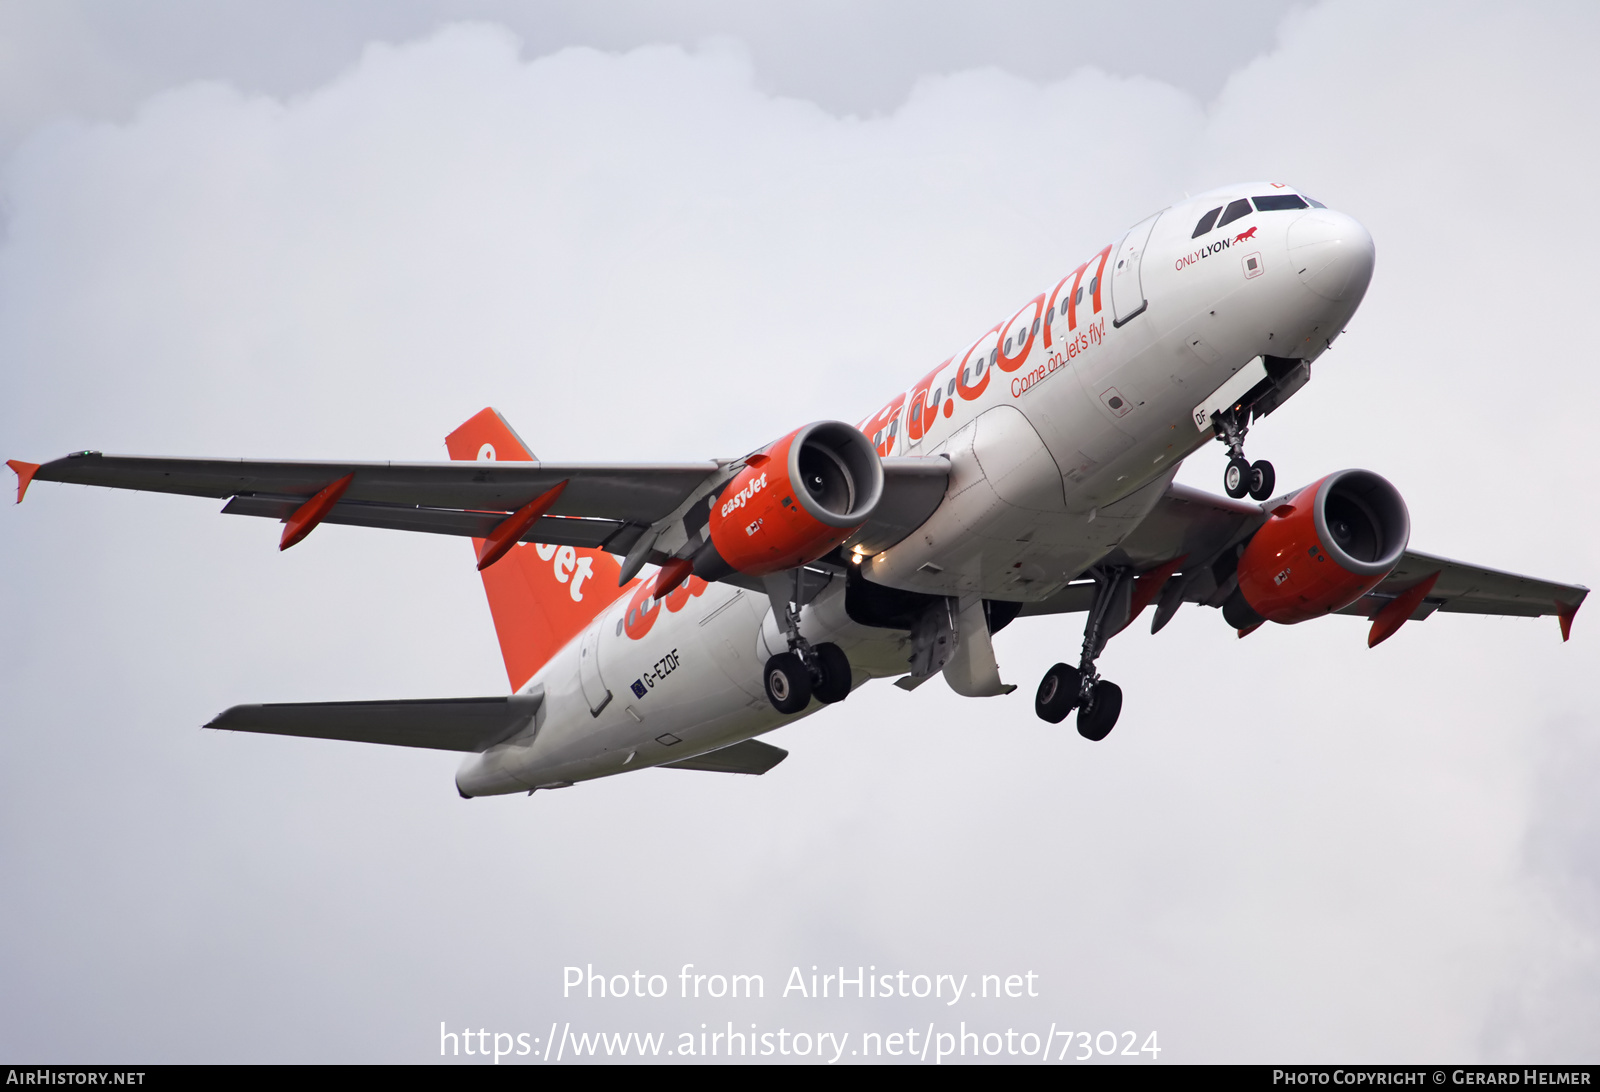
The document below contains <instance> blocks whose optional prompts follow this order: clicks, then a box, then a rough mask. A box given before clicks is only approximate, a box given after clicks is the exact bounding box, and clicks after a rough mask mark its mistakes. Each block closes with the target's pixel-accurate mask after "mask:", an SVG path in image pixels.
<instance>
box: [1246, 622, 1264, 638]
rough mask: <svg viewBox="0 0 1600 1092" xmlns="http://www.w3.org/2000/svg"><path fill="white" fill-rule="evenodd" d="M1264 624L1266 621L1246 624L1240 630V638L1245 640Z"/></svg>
mask: <svg viewBox="0 0 1600 1092" xmlns="http://www.w3.org/2000/svg"><path fill="white" fill-rule="evenodd" d="M1264 625H1266V623H1265V622H1257V623H1256V624H1255V625H1253V626H1245V627H1244V628H1243V629H1241V630H1240V631H1239V640H1241V641H1242V640H1244V639H1245V638H1246V637H1248V636H1250V635H1251V634H1252V633H1254V632H1255V631H1256V630H1258V629H1260V628H1261V627H1262V626H1264Z"/></svg>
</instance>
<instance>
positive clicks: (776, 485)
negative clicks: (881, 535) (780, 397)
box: [694, 421, 883, 580]
mask: <svg viewBox="0 0 1600 1092" xmlns="http://www.w3.org/2000/svg"><path fill="white" fill-rule="evenodd" d="M882 496H883V463H882V462H880V461H879V459H878V453H877V452H876V451H875V450H873V447H872V441H871V440H870V439H868V438H867V437H866V436H864V435H862V434H861V433H860V432H858V431H856V430H855V429H853V428H851V427H850V426H849V425H846V424H844V423H842V422H839V421H817V422H815V423H813V424H809V425H806V426H805V427H804V428H799V429H795V431H793V432H791V433H789V435H787V436H785V437H783V439H781V440H779V441H778V442H777V443H774V444H772V445H770V446H768V447H765V448H763V449H762V450H761V451H759V452H757V453H756V454H754V455H751V456H749V457H748V458H746V459H745V467H744V469H743V470H741V471H740V472H739V473H738V474H737V475H736V476H735V477H734V479H733V480H732V481H730V482H729V483H728V484H727V485H726V486H724V487H723V489H722V492H721V493H719V494H718V495H717V497H716V499H715V500H714V501H713V502H712V505H711V519H710V523H709V524H708V526H707V531H708V535H709V537H708V539H707V541H706V544H705V545H704V546H703V547H701V549H700V551H699V553H697V554H696V555H695V559H694V572H695V575H697V576H699V577H701V578H702V579H706V580H715V579H717V578H719V577H722V576H725V575H727V574H728V573H729V572H732V571H734V570H737V571H739V572H741V573H746V574H749V575H751V576H765V575H767V574H768V573H775V572H782V571H783V570H784V569H791V568H793V567H795V566H796V565H804V564H805V563H806V562H808V561H815V560H816V559H817V558H819V557H821V556H822V555H824V554H826V553H827V552H828V551H829V550H832V549H834V548H835V547H836V546H838V545H839V544H840V543H842V542H844V541H845V539H847V538H849V537H850V536H851V535H853V534H854V533H855V532H856V530H857V529H858V528H860V526H861V525H862V524H863V523H865V522H866V521H867V520H868V519H869V518H870V517H871V515H872V513H873V510H874V509H876V508H877V507H878V501H879V499H880V498H882Z"/></svg>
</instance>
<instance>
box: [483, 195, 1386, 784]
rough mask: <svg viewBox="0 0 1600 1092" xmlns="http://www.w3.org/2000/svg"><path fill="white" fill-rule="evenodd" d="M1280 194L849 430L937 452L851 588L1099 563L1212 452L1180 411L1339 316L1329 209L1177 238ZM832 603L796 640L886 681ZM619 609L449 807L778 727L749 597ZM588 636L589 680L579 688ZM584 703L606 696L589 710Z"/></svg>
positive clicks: (1040, 579) (889, 671)
mask: <svg viewBox="0 0 1600 1092" xmlns="http://www.w3.org/2000/svg"><path fill="white" fill-rule="evenodd" d="M1293 193H1294V191H1293V190H1291V189H1287V188H1285V187H1282V186H1278V185H1275V184H1271V183H1260V184H1246V185H1240V186H1230V187H1227V188H1225V189H1221V190H1217V191H1213V192H1212V193H1210V194H1203V195H1201V196H1199V197H1196V198H1193V199H1191V200H1189V201H1186V202H1185V203H1183V204H1180V205H1177V206H1174V207H1172V208H1169V209H1166V210H1164V211H1163V212H1161V213H1159V214H1158V215H1157V216H1155V217H1152V218H1150V219H1149V220H1145V221H1142V222H1141V223H1140V224H1139V225H1136V226H1135V227H1134V228H1132V229H1130V230H1129V232H1128V233H1127V234H1125V235H1124V236H1123V238H1122V239H1121V240H1120V241H1118V242H1117V243H1115V244H1113V245H1112V246H1110V247H1109V248H1107V250H1106V251H1102V252H1100V253H1097V254H1096V255H1095V256H1094V257H1093V258H1091V259H1090V261H1089V262H1088V263H1086V265H1085V266H1084V267H1080V269H1075V270H1073V271H1071V272H1069V273H1068V274H1067V275H1066V277H1065V278H1064V279H1063V280H1062V281H1061V282H1058V283H1057V284H1054V285H1051V286H1048V287H1046V289H1045V291H1044V292H1043V293H1042V294H1041V295H1040V296H1038V297H1036V298H1035V299H1034V300H1032V301H1030V302H1029V303H1027V304H1026V305H1024V306H1023V307H1022V308H1021V310H1019V311H1018V312H1017V313H1016V314H1015V315H1014V316H1012V317H1011V318H1010V319H1009V320H1007V321H1006V322H1003V323H1000V324H998V325H997V326H996V327H994V328H992V329H991V330H990V331H988V332H987V333H986V334H985V335H984V336H983V337H982V338H979V339H978V340H977V341H976V342H974V343H973V344H972V345H971V346H970V347H968V348H965V349H963V351H962V352H960V353H957V354H956V355H954V356H952V357H951V358H950V360H948V361H946V362H945V363H944V364H942V365H940V367H939V368H938V369H936V370H935V371H934V372H932V373H930V374H929V375H928V376H926V377H924V378H923V379H922V380H921V381H919V383H918V384H917V386H916V387H914V388H912V389H911V390H909V391H907V392H906V393H905V394H902V395H900V396H898V398H897V399H895V400H891V401H890V402H889V403H888V404H887V405H886V406H885V407H884V409H883V410H882V411H880V412H879V413H878V414H876V415H874V416H873V417H870V418H868V419H867V420H866V421H865V422H864V423H863V426H862V428H863V431H865V432H867V434H868V435H869V437H872V438H874V441H875V443H877V446H878V450H879V453H880V454H883V455H886V456H887V455H946V456H948V457H949V458H950V460H951V473H950V481H949V487H948V489H947V492H946V494H945V499H944V501H943V502H942V503H941V504H940V506H939V507H938V508H937V509H936V510H935V511H934V513H933V514H932V516H931V517H930V518H929V519H928V520H927V521H926V522H925V523H924V524H923V525H922V526H921V527H919V528H918V529H917V530H916V531H915V532H913V533H912V534H911V535H910V536H908V537H907V538H905V539H904V540H902V541H901V542H899V543H897V544H896V545H894V546H892V547H890V548H889V549H887V550H884V551H882V552H881V553H878V554H876V555H874V556H871V557H868V558H865V559H863V560H862V562H861V564H862V568H863V571H864V575H865V576H866V577H867V579H869V580H871V581H873V582H875V583H879V584H883V585H887V586H889V587H894V588H901V589H905V590H910V591H917V592H924V593H929V594H934V595H945V596H968V597H970V596H974V595H976V596H982V597H983V598H988V599H1000V600H1009V601H1014V602H1032V601H1038V600H1041V599H1044V598H1047V597H1048V596H1050V595H1051V594H1052V593H1054V592H1057V591H1059V590H1060V589H1061V588H1062V587H1063V586H1064V585H1065V584H1066V583H1068V582H1069V581H1071V580H1073V579H1074V578H1075V577H1078V576H1079V575H1081V574H1082V573H1083V572H1084V571H1085V570H1086V569H1087V568H1088V567H1089V566H1091V565H1093V564H1095V563H1096V562H1097V561H1098V560H1099V559H1101V558H1102V557H1104V556H1105V555H1106V554H1107V553H1108V552H1110V551H1111V550H1113V549H1115V548H1116V547H1117V545H1118V544H1119V543H1120V542H1122V541H1123V540H1124V539H1126V538H1127V536H1128V535H1129V534H1130V533H1131V532H1132V531H1133V530H1134V528H1136V527H1137V526H1138V525H1139V523H1140V521H1141V520H1143V519H1144V517H1145V516H1146V515H1147V514H1148V513H1149V512H1150V510H1151V509H1152V508H1153V507H1154V505H1155V504H1156V502H1157V501H1158V500H1159V499H1160V498H1161V495H1162V494H1163V492H1164V491H1165V489H1166V487H1167V485H1168V483H1169V482H1170V481H1171V479H1172V476H1173V474H1174V473H1176V471H1177V468H1178V466H1179V464H1180V463H1181V461H1182V460H1183V459H1184V458H1185V457H1186V456H1187V455H1189V454H1190V453H1191V452H1193V451H1194V450H1195V449H1197V448H1199V447H1201V446H1202V445H1204V444H1205V443H1206V442H1207V441H1208V440H1210V439H1211V438H1212V433H1211V430H1210V429H1209V428H1207V429H1205V430H1203V431H1202V430H1201V429H1200V428H1198V427H1197V426H1196V424H1195V421H1194V419H1193V417H1192V416H1191V411H1192V410H1193V408H1194V407H1195V406H1196V405H1197V404H1198V403H1200V402H1202V401H1203V400H1204V399H1206V397H1207V396H1208V395H1210V394H1211V393H1212V392H1213V391H1215V390H1216V389H1217V388H1218V387H1220V386H1221V385H1222V384H1223V383H1225V382H1226V381H1227V380H1228V379H1229V378H1230V377H1231V376H1232V375H1233V374H1234V373H1235V372H1237V371H1238V370H1239V369H1240V368H1242V367H1243V366H1244V365H1245V364H1247V363H1248V362H1250V361H1251V360H1253V359H1254V358H1256V357H1260V356H1275V357H1283V358H1295V359H1300V360H1305V361H1310V360H1313V359H1315V358H1316V357H1317V356H1318V355H1319V354H1320V353H1321V352H1322V350H1324V349H1325V348H1327V346H1328V344H1329V342H1331V341H1332V340H1333V338H1334V337H1336V336H1337V335H1338V334H1339V332H1340V331H1341V330H1342V328H1343V327H1344V324H1345V323H1346V322H1347V321H1348V320H1349V318H1350V316H1351V315H1352V314H1353V313H1354V311H1355V308H1356V306H1357V305H1358V304H1359V303H1360V300H1361V295H1362V293H1363V292H1364V291H1365V288H1366V284H1367V281H1368V279H1369V278H1370V274H1371V269H1372V241H1371V237H1370V236H1369V235H1368V234H1367V232H1366V231H1365V229H1364V228H1362V227H1361V225H1360V224H1359V223H1357V222H1356V221H1355V220H1353V219H1351V218H1350V217H1348V216H1345V215H1343V214H1341V213H1336V212H1333V211H1331V210H1326V209H1321V208H1301V209H1284V210H1278V211H1252V212H1250V213H1248V214H1247V215H1243V216H1241V217H1239V218H1237V219H1235V220H1233V221H1232V222H1229V223H1227V224H1225V225H1223V226H1221V227H1215V228H1213V229H1212V230H1210V231H1208V232H1205V233H1202V234H1201V235H1199V236H1198V237H1195V235H1194V233H1195V231H1196V228H1197V222H1199V221H1200V220H1201V218H1202V216H1203V215H1204V214H1205V213H1207V212H1208V211H1209V210H1211V209H1213V208H1216V207H1217V206H1219V205H1221V206H1227V205H1228V204H1229V203H1230V202H1233V201H1235V200H1238V199H1243V198H1253V197H1256V196H1258V195H1293ZM1152 221H1153V226H1152ZM1102 255H1104V258H1103V259H1102ZM1097 281H1098V283H1096V282H1097ZM1096 289H1098V292H1097V291H1096ZM1097 297H1098V307H1097V306H1096V302H1097ZM1069 305H1070V306H1069ZM930 407H936V408H931V409H930ZM919 411H920V412H919ZM843 585H844V581H843V580H842V579H836V580H834V581H833V582H832V584H831V585H830V586H829V587H828V588H827V589H825V590H824V591H823V592H822V593H821V594H820V595H818V596H817V597H816V599H814V600H813V601H812V602H811V603H810V604H809V605H808V606H807V607H806V608H805V610H804V611H803V612H802V620H801V631H802V633H803V635H804V636H805V637H806V638H807V639H808V640H811V641H813V642H815V641H824V640H826V641H832V642H834V643H836V644H838V645H839V646H840V647H841V648H843V649H844V650H845V652H846V653H847V654H848V655H849V657H850V660H851V664H852V667H853V668H854V671H855V677H856V683H857V684H858V685H859V684H860V683H861V682H863V681H865V680H866V679H869V678H879V677H884V676H893V675H902V674H905V673H906V672H907V671H908V667H907V655H908V649H909V640H908V636H907V634H905V633H904V632H901V631H897V630H888V629H877V628H871V627H866V626H861V625H858V624H856V623H855V622H852V621H851V620H850V619H849V618H848V617H847V616H846V614H845V611H844V595H843V591H844V588H843ZM630 598H631V597H630V596H623V597H622V598H620V599H618V600H617V601H616V602H615V603H613V604H612V605H611V606H610V607H608V608H606V610H604V611H603V612H602V613H601V614H600V615H599V616H598V617H597V618H596V619H595V621H594V622H593V623H591V626H590V628H589V630H587V631H585V633H584V634H580V635H579V637H577V638H575V639H574V640H573V641H572V642H571V643H570V644H568V645H567V646H566V647H565V648H564V649H562V651H561V652H559V653H557V655H556V656H555V657H554V658H553V659H552V660H551V661H550V662H549V663H548V664H546V665H545V666H544V667H543V668H542V669H541V670H540V671H539V672H538V674H537V675H535V676H534V678H533V679H532V680H531V681H530V683H529V684H528V689H529V690H534V689H537V688H539V687H542V688H543V690H544V701H543V703H542V705H541V706H540V709H539V712H538V714H537V717H536V722H535V725H534V730H533V731H532V732H525V733H523V735H522V736H521V737H519V738H517V739H516V740H513V741H512V742H510V743H507V744H502V745H500V746H498V747H495V748H492V749H491V750H489V751H487V752H485V753H484V754H482V755H474V756H472V757H470V758H469V759H468V760H467V761H466V762H465V763H464V764H463V765H462V767H461V770H460V772H459V773H458V775H457V785H458V786H459V788H460V789H461V791H462V792H463V793H465V794H467V795H473V796H477V795H485V794H492V793H504V792H518V791H526V790H529V789H533V788H538V787H545V786H552V787H553V786H556V785H563V784H568V783H572V782H576V781H581V780H586V779H591V778H595V777H604V776H607V775H609V774H616V773H623V772H626V771H628V770H633V769H639V768H642V767H645V766H653V765H657V764H660V763H664V762H672V761H675V760H678V759H682V758H687V757H689V756H691V755H695V754H699V753H702V752H705V751H708V750H713V749H715V748H718V747H724V746H727V745H729V744H732V743H735V742H738V741H739V740H742V739H747V738H749V737H751V736H755V735H759V734H761V733H762V732H766V731H770V730H771V729H773V728H775V727H777V726H778V725H779V724H781V723H784V722H786V721H788V720H792V719H793V717H785V716H783V715H781V714H779V713H778V712H777V711H776V710H774V709H773V707H772V705H771V704H770V703H769V702H768V700H767V698H766V696H765V694H764V692H763V689H762V683H761V673H762V667H763V665H764V664H765V662H766V660H767V658H768V657H769V656H771V655H773V654H775V653H777V652H780V651H783V650H784V649H785V648H786V647H787V646H786V644H785V642H784V641H783V639H782V638H781V636H780V635H779V632H778V629H777V626H776V624H775V623H774V621H773V619H772V615H771V610H770V609H769V606H768V601H767V598H766V597H765V596H763V595H759V594H756V593H752V592H749V591H744V590H741V589H740V588H737V587H734V586H732V585H730V584H725V583H717V584H711V585H709V586H705V587H703V588H702V587H699V586H698V585H697V591H696V594H693V595H690V596H688V597H687V599H686V600H684V599H683V598H682V597H681V596H679V597H676V599H675V601H674V602H668V603H666V604H655V605H653V606H652V607H651V610H652V611H653V612H654V619H653V621H652V622H651V623H650V625H649V626H648V629H647V630H645V631H644V632H643V633H642V635H641V633H640V630H641V628H643V627H640V626H638V625H635V626H633V627H625V626H624V625H623V624H622V621H623V617H624V614H625V612H626V611H627V610H628V607H629V603H630ZM646 602H647V603H648V602H653V601H646ZM674 605H676V608H677V609H671V608H672V607H673V606H674ZM586 642H587V643H588V644H589V645H590V646H591V648H593V650H594V652H595V653H596V655H595V658H594V661H593V662H594V663H596V665H597V670H598V674H599V678H598V679H596V678H595V677H594V676H593V674H591V675H590V677H589V678H588V679H587V681H586V680H584V679H583V678H582V677H581V676H580V670H579V663H580V650H581V647H582V646H583V645H584V644H585V643H586ZM586 685H587V688H588V690H589V691H590V693H589V694H588V695H587V696H586V694H585V686H586ZM599 686H603V687H604V689H605V690H609V691H610V693H611V695H612V700H611V701H609V702H608V703H606V704H605V705H604V707H603V708H602V709H601V710H600V712H599V713H598V714H595V713H592V712H591V706H592V704H594V702H593V691H594V690H595V689H596V688H597V687H599ZM818 708H820V706H819V705H817V704H816V703H815V702H813V704H812V705H811V707H810V708H809V709H808V710H806V712H811V711H815V710H816V709H818ZM798 715H804V713H802V714H798Z"/></svg>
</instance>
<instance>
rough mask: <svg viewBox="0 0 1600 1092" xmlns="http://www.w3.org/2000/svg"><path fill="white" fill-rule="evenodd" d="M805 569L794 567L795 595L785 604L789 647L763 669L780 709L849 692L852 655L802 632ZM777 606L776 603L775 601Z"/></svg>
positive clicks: (839, 698) (791, 709)
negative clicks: (807, 637)
mask: <svg viewBox="0 0 1600 1092" xmlns="http://www.w3.org/2000/svg"><path fill="white" fill-rule="evenodd" d="M803 571H804V570H802V569H800V568H796V569H795V575H794V599H793V600H792V601H791V602H788V603H785V604H784V609H783V630H784V635H785V637H786V638H787V640H788V644H789V651H788V652H780V653H778V654H777V655H776V656H773V657H772V658H771V659H769V660H768V661H767V666H766V668H765V670H763V671H762V673H761V681H762V686H763V688H764V689H765V690H766V692H767V700H768V701H770V702H771V703H772V707H773V708H774V709H776V710H777V711H778V712H780V713H785V714H788V713H798V712H800V710H802V709H804V708H805V707H806V706H807V705H809V704H810V703H811V699H812V698H816V699H817V700H818V701H820V702H824V703H830V704H831V703H832V702H836V701H844V699H845V698H848V697H849V696H850V683H851V674H850V658H849V657H848V656H846V655H845V654H844V650H843V649H842V648H840V647H839V646H838V645H836V644H833V643H832V642H829V641H824V642H822V643H821V644H815V645H814V644H812V643H811V642H810V641H808V640H806V639H805V638H804V637H802V636H801V635H800V609H799V606H798V604H799V602H800V591H801V585H800V582H801V580H802V579H803ZM773 606H774V607H776V606H777V603H774V604H773Z"/></svg>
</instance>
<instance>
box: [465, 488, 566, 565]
mask: <svg viewBox="0 0 1600 1092" xmlns="http://www.w3.org/2000/svg"><path fill="white" fill-rule="evenodd" d="M566 487H567V483H566V482H565V481H559V482H556V484H555V485H552V486H551V487H550V488H549V489H547V490H545V491H544V492H543V493H540V494H539V495H538V496H537V497H535V498H533V500H531V501H529V502H528V503H527V504H524V505H523V506H522V507H521V508H518V509H517V510H516V511H515V512H513V513H511V514H510V515H509V516H507V517H506V518H505V519H503V520H501V521H500V522H499V523H497V524H495V525H494V530H493V531H490V532H489V537H488V538H486V539H484V540H483V544H482V545H481V546H479V547H478V571H479V572H480V573H481V572H483V570H485V569H487V568H488V567H489V566H490V565H493V564H494V563H495V562H496V561H499V560H500V559H501V558H502V557H505V556H506V554H508V553H510V552H511V547H513V546H515V545H516V544H517V543H518V542H519V541H520V540H521V539H522V536H523V535H524V534H525V533H526V532H527V530H528V528H529V527H532V526H533V522H534V520H536V519H538V518H539V517H540V516H542V515H544V514H545V513H546V512H548V511H550V506H551V505H553V504H555V502H556V500H557V498H559V497H560V496H561V491H562V490H563V489H565V488H566Z"/></svg>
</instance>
